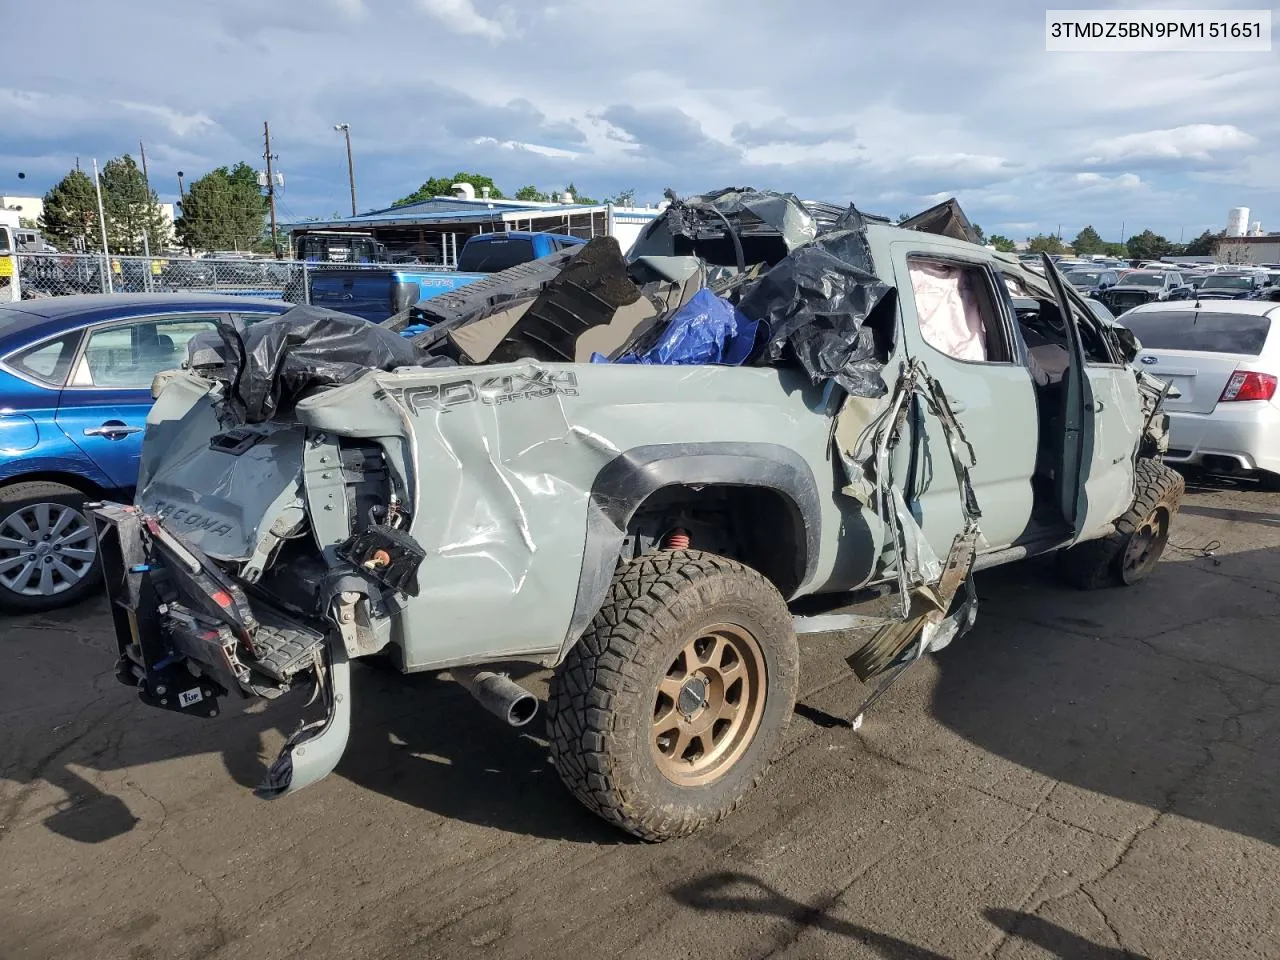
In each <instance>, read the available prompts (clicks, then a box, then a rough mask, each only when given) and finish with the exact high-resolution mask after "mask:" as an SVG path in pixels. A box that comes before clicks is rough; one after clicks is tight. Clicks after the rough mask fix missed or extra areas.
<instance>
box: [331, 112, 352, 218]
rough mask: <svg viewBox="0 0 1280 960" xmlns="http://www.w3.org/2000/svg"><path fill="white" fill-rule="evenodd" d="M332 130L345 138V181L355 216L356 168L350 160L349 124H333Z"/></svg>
mask: <svg viewBox="0 0 1280 960" xmlns="http://www.w3.org/2000/svg"><path fill="white" fill-rule="evenodd" d="M333 129H335V130H340V131H341V132H342V134H343V136H345V137H346V138H347V181H348V182H349V183H350V184H351V215H352V216H353V217H354V216H355V215H356V166H355V163H354V161H353V160H352V159H351V124H349V123H335V124H334V125H333Z"/></svg>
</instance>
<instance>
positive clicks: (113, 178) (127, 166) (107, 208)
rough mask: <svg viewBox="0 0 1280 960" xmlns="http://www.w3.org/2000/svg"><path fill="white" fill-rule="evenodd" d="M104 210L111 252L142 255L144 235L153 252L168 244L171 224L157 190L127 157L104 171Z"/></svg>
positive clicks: (108, 165)
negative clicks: (149, 185) (161, 204)
mask: <svg viewBox="0 0 1280 960" xmlns="http://www.w3.org/2000/svg"><path fill="white" fill-rule="evenodd" d="M102 208H103V212H104V213H105V214H106V217H107V243H108V245H109V246H110V248H111V252H112V253H122V254H140V253H142V252H143V251H144V249H145V248H144V244H143V239H142V238H143V235H144V234H145V235H146V238H147V242H148V243H149V244H150V248H151V250H152V251H153V252H156V253H158V252H160V251H161V250H163V249H164V248H165V247H167V246H168V245H169V237H168V232H169V231H168V225H167V224H166V223H165V219H164V214H162V213H161V212H160V201H159V199H158V198H157V197H156V194H155V191H154V190H152V189H151V188H150V187H148V186H147V182H146V180H145V179H144V178H143V176H142V170H141V169H140V168H139V167H138V165H137V163H135V162H134V159H133V157H131V156H129V154H127V153H126V154H125V155H124V156H122V157H116V158H115V159H114V160H108V161H107V165H106V166H105V167H103V168H102Z"/></svg>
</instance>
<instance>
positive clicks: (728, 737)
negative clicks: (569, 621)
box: [547, 551, 799, 841]
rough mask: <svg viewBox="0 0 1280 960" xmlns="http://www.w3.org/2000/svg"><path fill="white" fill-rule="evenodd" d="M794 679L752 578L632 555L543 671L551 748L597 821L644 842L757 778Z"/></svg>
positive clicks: (681, 559)
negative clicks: (590, 616)
mask: <svg viewBox="0 0 1280 960" xmlns="http://www.w3.org/2000/svg"><path fill="white" fill-rule="evenodd" d="M798 680H799V652H798V647H797V644H796V636H795V630H794V628H793V625H792V621H791V615H790V613H789V612H788V610H787V606H786V603H785V602H784V601H783V599H782V597H781V596H780V595H779V593H778V591H777V590H776V589H774V587H773V585H772V584H771V583H769V581H768V580H766V579H765V578H764V577H763V576H761V575H760V574H759V573H757V572H756V571H755V570H752V569H751V568H749V567H746V566H744V565H742V564H740V563H737V562H736V561H733V560H728V559H726V558H724V557H720V556H716V555H714V554H709V553H700V552H696V551H675V552H662V553H658V554H654V555H651V556H646V557H641V558H640V559H638V560H635V561H634V562H631V563H629V564H627V565H626V566H624V567H622V568H621V569H620V570H619V571H618V573H617V574H616V575H615V577H614V580H613V584H612V586H611V587H610V590H609V595H608V597H607V598H606V599H605V603H604V605H603V606H602V607H601V609H600V612H599V613H597V614H596V617H595V620H594V621H593V622H592V624H591V626H590V627H589V628H588V629H587V631H586V633H584V634H583V636H582V638H581V640H580V641H579V642H578V644H577V645H576V646H575V647H574V648H573V650H571V651H570V653H569V655H568V657H567V658H566V659H565V661H564V662H563V663H562V664H561V665H560V667H559V668H558V669H557V670H556V672H555V676H554V677H553V678H552V681H551V692H550V696H549V697H548V705H547V731H548V739H549V740H550V743H551V757H552V760H553V761H554V762H555V765H556V769H557V770H558V771H559V773H560V777H561V779H563V780H564V782H565V784H566V786H568V788H569V790H570V791H572V793H573V794H574V796H576V797H577V798H578V799H579V800H580V801H582V803H583V804H584V805H585V806H586V807H587V808H588V809H590V810H591V811H593V812H594V813H596V814H598V815H599V816H601V817H603V818H604V819H605V820H608V821H609V822H611V823H613V824H616V825H617V826H619V827H621V828H622V829H623V830H626V831H628V832H630V833H633V834H635V835H636V836H638V837H641V838H642V839H645V840H652V841H657V840H667V839H671V838H673V837H681V836H686V835H688V834H690V833H693V832H694V831H696V830H698V829H699V828H701V827H703V826H706V825H708V824H711V823H715V822H717V821H719V820H721V819H723V818H724V817H725V816H727V815H728V814H729V813H731V812H732V811H733V810H734V809H735V808H736V807H737V806H738V804H739V803H741V801H742V799H743V798H744V797H745V796H746V795H747V793H749V792H750V791H751V789H752V788H753V787H754V786H755V785H756V784H757V783H758V782H759V781H760V778H761V777H762V776H763V775H764V773H765V770H766V769H768V767H769V765H770V764H771V763H772V762H773V759H774V757H775V756H776V754H777V752H778V749H779V747H780V745H781V742H782V737H783V734H784V732H785V730H786V727H787V724H788V722H789V721H790V718H791V712H792V710H793V709H794V706H795V698H796V686H797V683H798Z"/></svg>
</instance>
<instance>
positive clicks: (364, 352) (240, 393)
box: [219, 306, 422, 423]
mask: <svg viewBox="0 0 1280 960" xmlns="http://www.w3.org/2000/svg"><path fill="white" fill-rule="evenodd" d="M219 332H220V333H221V335H222V339H223V342H224V343H225V344H226V345H227V349H228V351H229V352H230V355H231V357H232V360H231V363H232V365H233V366H234V368H235V375H234V379H233V381H232V388H231V396H230V400H231V402H232V405H233V407H234V408H235V409H236V412H237V414H238V415H239V416H240V418H241V419H242V420H244V421H245V422H247V423H261V422H263V421H266V420H270V419H271V418H272V417H273V416H274V415H275V414H277V413H287V412H288V411H289V410H290V409H292V408H293V405H294V404H295V403H296V402H297V401H298V400H299V399H301V398H302V397H304V396H306V395H308V394H310V393H314V392H315V391H316V390H317V389H323V388H325V387H333V386H337V385H339V384H343V383H350V382H351V381H353V380H356V379H358V378H359V377H361V376H363V375H364V374H366V373H368V372H369V371H370V370H371V369H372V370H394V369H395V368H396V367H407V366H412V365H414V364H417V363H420V362H421V360H422V355H421V354H420V353H419V351H418V349H417V348H416V347H415V346H414V345H413V344H412V343H411V342H410V341H409V340H407V339H405V338H404V337H401V336H400V335H399V334H397V333H394V332H392V331H390V330H388V329H385V328H383V327H380V326H377V325H375V324H372V323H369V322H368V321H367V320H364V319H361V318H360V317H354V316H351V315H349V314H345V313H339V312H337V311H336V310H327V309H324V308H323V307H311V306H299V307H294V308H293V309H292V310H289V311H288V312H286V313H283V314H281V315H280V316H278V317H272V318H271V319H269V320H263V321H261V322H259V323H255V324H253V325H252V326H250V327H249V329H248V331H247V333H246V334H245V335H244V338H243V340H242V339H241V337H240V335H239V334H238V333H237V332H236V331H235V329H234V328H232V327H231V326H230V325H228V324H223V325H222V326H220V327H219Z"/></svg>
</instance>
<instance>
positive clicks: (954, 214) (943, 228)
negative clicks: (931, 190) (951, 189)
mask: <svg viewBox="0 0 1280 960" xmlns="http://www.w3.org/2000/svg"><path fill="white" fill-rule="evenodd" d="M898 226H899V227H901V228H902V229H903V230H919V231H921V232H922V233H936V234H940V235H941V236H944V237H951V238H953V239H955V240H968V241H969V242H970V243H978V244H980V243H982V240H981V239H980V238H979V236H978V231H976V230H974V229H973V224H972V223H970V222H969V218H968V217H966V216H965V213H964V211H963V210H961V209H960V204H959V203H957V202H956V200H955V198H954V197H952V198H951V199H950V200H944V201H943V202H942V203H939V204H937V205H935V206H932V207H930V208H929V209H928V210H923V211H921V212H920V213H917V214H916V215H915V216H914V217H908V218H907V219H906V220H903V221H902V222H901V223H900V224H898Z"/></svg>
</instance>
